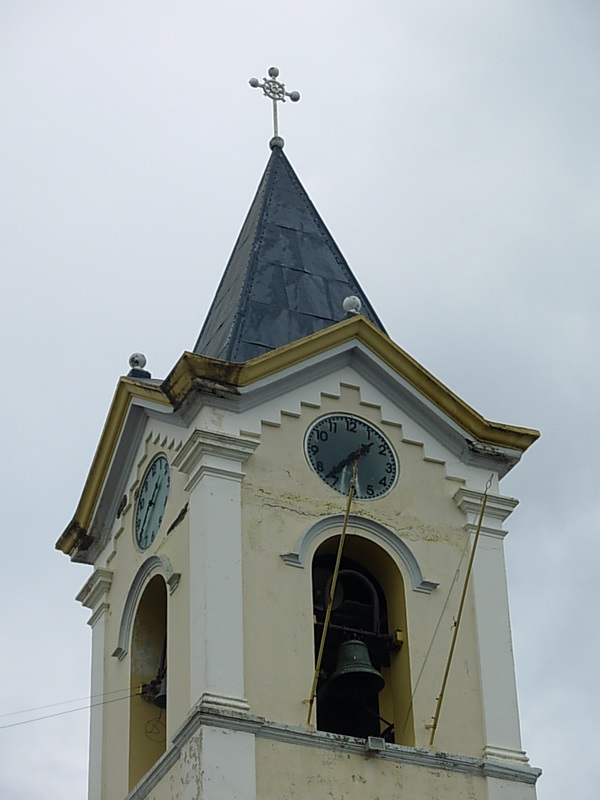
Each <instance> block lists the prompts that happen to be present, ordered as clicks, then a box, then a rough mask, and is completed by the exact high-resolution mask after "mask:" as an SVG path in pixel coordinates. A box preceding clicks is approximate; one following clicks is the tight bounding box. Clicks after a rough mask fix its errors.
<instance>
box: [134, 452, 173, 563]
mask: <svg viewBox="0 0 600 800" xmlns="http://www.w3.org/2000/svg"><path fill="white" fill-rule="evenodd" d="M170 486H171V471H170V469H169V462H168V461H167V457H166V456H164V455H159V456H156V458H155V459H154V461H153V462H152V463H151V464H150V466H149V467H148V469H147V470H146V474H145V475H144V480H143V481H142V486H141V488H140V492H139V494H138V500H137V508H136V510H135V540H136V542H137V544H138V547H139V548H140V549H141V550H145V549H146V548H147V547H150V545H151V544H152V542H153V541H154V538H155V536H156V534H157V533H158V531H159V528H160V524H161V522H162V519H163V514H164V513H165V508H166V505H167V500H168V498H169V487H170Z"/></svg>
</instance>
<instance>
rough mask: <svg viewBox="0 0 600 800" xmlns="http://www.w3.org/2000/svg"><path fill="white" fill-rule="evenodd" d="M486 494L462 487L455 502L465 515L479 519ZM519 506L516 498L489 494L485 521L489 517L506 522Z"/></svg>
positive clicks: (456, 495) (456, 493)
mask: <svg viewBox="0 0 600 800" xmlns="http://www.w3.org/2000/svg"><path fill="white" fill-rule="evenodd" d="M483 497H484V492H478V491H476V490H475V489H465V488H464V487H461V488H460V489H459V490H458V491H457V492H455V494H454V497H453V499H454V502H455V503H456V505H457V506H458V508H459V509H460V510H461V511H462V512H463V513H464V514H473V515H474V516H475V517H476V518H479V514H480V513H481V504H482V502H483ZM518 505H519V501H518V500H517V498H516V497H507V496H505V495H501V494H488V496H487V501H486V505H485V514H484V519H485V518H486V517H487V518H488V519H490V520H492V519H494V520H499V521H500V522H504V520H505V519H507V518H508V517H509V516H510V514H511V513H512V512H513V511H514V509H515V508H516V507H517V506H518Z"/></svg>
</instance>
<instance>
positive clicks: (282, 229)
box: [57, 68, 540, 800]
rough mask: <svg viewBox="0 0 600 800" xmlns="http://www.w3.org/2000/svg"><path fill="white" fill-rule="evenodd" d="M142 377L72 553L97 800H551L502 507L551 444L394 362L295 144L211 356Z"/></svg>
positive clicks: (123, 393)
mask: <svg viewBox="0 0 600 800" xmlns="http://www.w3.org/2000/svg"><path fill="white" fill-rule="evenodd" d="M278 75H279V73H278V71H277V70H276V69H275V68H271V70H270V71H269V77H268V78H265V79H264V80H263V84H261V83H260V82H259V81H258V80H256V79H253V80H252V81H251V85H252V86H255V87H260V88H262V89H263V93H264V94H265V95H267V97H269V98H270V99H272V100H273V107H274V114H275V119H276V112H277V102H278V101H282V100H285V98H286V97H288V98H289V99H291V100H295V99H296V100H297V99H299V95H297V93H295V92H293V93H287V92H286V90H285V86H284V85H283V84H282V83H280V82H279V81H278V80H277V78H278ZM130 366H131V369H130V371H129V373H128V375H127V376H125V377H122V378H121V379H120V380H119V382H118V384H117V388H116V391H115V395H114V399H113V402H112V405H111V407H110V409H109V412H108V417H107V420H106V424H105V427H104V431H103V433H102V436H101V439H100V442H99V445H98V448H97V451H96V454H95V456H94V459H93V461H92V465H91V468H90V472H89V474H88V477H87V480H86V483H85V486H84V490H83V493H82V496H81V499H80V502H79V504H78V506H77V509H76V511H75V515H74V517H73V520H72V521H71V522H70V523H69V525H68V526H67V528H66V529H65V531H64V532H63V534H62V535H61V536H60V538H59V540H58V542H57V548H58V549H59V550H61V551H62V552H64V553H65V554H67V555H68V556H69V557H70V558H71V559H72V560H73V561H75V562H83V563H86V564H90V565H92V566H93V567H94V571H93V573H92V576H91V577H90V579H89V580H88V581H87V582H86V584H85V586H84V587H83V588H82V590H81V592H80V593H79V595H78V598H77V599H78V600H79V601H80V602H81V603H83V604H84V605H85V606H86V607H88V608H89V609H90V611H91V616H90V619H89V624H90V626H91V629H92V675H91V694H92V695H94V696H95V697H102V698H103V702H102V703H98V704H97V705H94V707H93V708H92V709H91V723H90V772H89V798H90V800H117V799H118V798H123V799H124V798H127V800H142V798H152V799H153V800H222V799H223V798H231V799H232V800H281V798H287V799H288V800H301V799H302V800H305V798H306V797H307V796H310V797H313V798H315V799H316V800H319V798H323V800H325V798H330V797H332V796H335V797H339V798H348V799H349V800H352V799H353V798H357V799H358V798H363V797H379V798H381V800H383V799H384V798H390V799H391V798H395V797H398V796H400V795H401V794H402V795H403V796H404V794H406V796H408V797H418V798H422V799H423V800H435V799H436V798H439V797H441V796H444V797H448V798H457V800H458V798H463V797H471V798H476V799H477V800H534V799H535V783H536V780H537V777H538V776H539V774H540V771H539V770H538V769H535V768H533V767H531V766H530V765H529V762H528V759H527V756H526V754H525V752H524V751H523V749H522V745H521V738H520V728H519V714H518V707H517V697H516V686H515V676H514V664H513V655H512V643H511V632H510V620H509V610H508V598H507V589H506V576H505V566H504V554H503V540H504V536H505V534H506V531H505V528H504V522H505V520H506V519H507V518H508V516H509V515H510V513H511V512H512V510H513V509H514V507H515V506H516V504H517V500H515V499H514V498H512V497H507V496H505V495H503V494H502V493H501V490H500V481H501V479H502V478H503V477H504V475H506V473H507V472H508V471H509V470H511V469H512V468H513V467H514V466H515V465H516V464H517V463H518V461H519V460H520V458H521V456H522V454H523V453H524V452H525V451H526V450H527V448H528V447H529V446H530V445H531V444H533V442H534V441H535V440H536V439H537V437H538V436H539V434H538V432H537V431H535V430H532V429H529V428H522V427H516V426H512V425H506V424H500V423H496V422H492V421H489V420H487V419H485V418H484V417H482V416H481V415H480V414H478V413H477V412H476V411H475V410H473V409H472V408H471V407H470V406H469V405H467V404H466V403H465V402H464V401H463V400H461V399H460V398H459V397H458V396H457V395H455V394H453V393H452V392H451V391H450V390H449V389H447V388H446V387H445V386H444V385H443V384H441V383H440V382H439V381H438V380H437V379H436V378H435V377H434V376H433V375H431V374H430V373H428V372H427V371H426V370H425V369H424V368H423V367H422V366H421V365H420V364H418V363H417V362H416V361H415V360H414V359H413V358H411V356H409V355H408V354H407V353H406V352H405V351H404V350H402V348H401V347H399V346H398V345H397V344H395V343H394V342H393V341H392V340H391V339H390V338H389V337H388V335H387V334H386V332H385V330H384V328H383V325H382V323H381V321H380V320H379V318H378V316H377V314H376V313H375V310H374V309H373V308H372V306H371V305H370V303H369V301H368V299H367V297H366V295H365V293H364V292H363V290H362V288H361V287H360V285H359V284H358V282H357V280H356V278H355V277H354V275H353V273H352V271H351V270H350V267H349V266H348V264H347V263H346V261H345V259H344V257H343V255H342V253H341V251H340V250H339V248H338V247H337V245H336V244H335V242H334V241H333V239H332V237H331V235H330V234H329V231H328V230H327V228H326V227H325V224H324V223H323V221H322V219H321V217H320V216H319V214H318V212H317V210H316V208H315V206H314V205H313V203H312V202H311V200H310V198H309V197H308V195H307V193H306V191H305V190H304V187H303V186H302V184H301V183H300V180H299V179H298V177H297V175H296V173H295V172H294V170H293V168H292V166H291V164H290V162H289V161H288V159H287V157H286V155H285V154H284V151H283V139H281V137H280V136H279V133H278V129H277V128H276V129H275V135H274V137H273V139H272V140H271V154H270V158H269V160H268V163H267V166H266V169H265V172H264V174H263V177H262V179H261V181H260V184H259V187H258V190H257V193H256V195H255V197H254V200H253V201H252V203H251V205H250V209H249V212H248V215H247V217H246V220H245V222H244V224H243V227H242V230H241V233H240V235H239V238H238V240H237V242H236V244H235V246H234V249H233V252H232V255H231V257H230V260H229V262H228V264H227V267H226V269H225V272H224V274H223V278H222V281H221V284H220V286H219V288H218V290H217V293H216V295H215V298H214V301H213V304H212V306H211V309H210V311H209V313H208V316H207V318H206V321H205V322H204V325H203V327H202V330H201V332H200V335H199V338H198V341H197V342H196V345H195V347H194V349H193V351H186V352H184V353H183V355H182V356H181V358H180V359H179V360H178V361H177V363H176V364H175V365H174V367H173V369H172V370H171V372H170V373H169V374H168V375H167V376H166V377H165V378H164V379H156V378H153V377H152V376H151V374H150V372H149V371H147V370H146V364H145V358H144V357H143V356H141V355H140V354H134V356H132V358H131V360H130ZM459 610H460V613H459ZM455 621H456V622H457V623H458V625H455ZM450 653H452V658H451V659H450V658H449V654H450ZM442 687H443V692H442V691H441V689H442ZM440 695H443V698H442V699H443V703H441V702H439V701H438V698H439V697H440Z"/></svg>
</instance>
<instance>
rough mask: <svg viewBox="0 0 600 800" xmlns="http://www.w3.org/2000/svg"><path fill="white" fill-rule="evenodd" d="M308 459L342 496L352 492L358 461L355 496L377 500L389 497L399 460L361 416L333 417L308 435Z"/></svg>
mask: <svg viewBox="0 0 600 800" xmlns="http://www.w3.org/2000/svg"><path fill="white" fill-rule="evenodd" d="M304 449H305V453H306V458H307V460H308V463H309V464H310V466H311V467H312V469H313V470H314V471H315V472H316V474H317V475H318V476H319V478H321V480H322V481H324V482H325V483H326V484H327V485H328V486H330V487H331V488H332V489H334V490H335V491H336V492H339V493H340V494H345V495H347V494H348V493H349V491H350V483H351V480H352V472H353V470H354V463H355V461H356V460H357V459H358V469H357V474H356V487H355V492H354V496H355V497H356V498H358V499H359V500H375V499H376V498H378V497H383V495H385V494H387V493H388V492H389V491H390V490H391V489H392V488H393V486H394V484H395V483H396V479H397V477H398V460H397V458H396V454H395V453H394V450H393V449H392V446H391V444H390V443H389V442H388V440H387V439H386V438H385V437H384V435H383V434H382V433H381V432H380V431H379V430H377V428H374V427H373V426H372V425H370V424H369V423H368V422H365V420H363V419H360V418H359V417H353V416H350V415H349V414H331V415H329V416H327V417H322V418H321V419H319V420H317V421H316V422H315V423H314V425H312V426H311V427H310V428H309V429H308V431H307V432H306V438H305V441H304Z"/></svg>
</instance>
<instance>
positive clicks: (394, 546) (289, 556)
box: [281, 514, 439, 594]
mask: <svg viewBox="0 0 600 800" xmlns="http://www.w3.org/2000/svg"><path fill="white" fill-rule="evenodd" d="M343 523H344V515H343V514H335V515H333V516H331V517H326V518H325V519H322V520H319V521H318V522H316V523H315V524H314V525H311V527H310V528H309V529H308V530H307V531H306V532H305V533H304V534H303V535H302V536H301V537H300V539H299V540H298V542H297V543H296V548H295V550H293V551H291V552H289V553H282V554H281V557H282V559H283V560H284V562H285V563H286V564H287V565H288V566H290V567H299V568H303V567H304V564H305V561H306V557H307V554H308V553H309V552H311V550H312V548H313V546H314V545H315V544H316V542H317V541H319V540H320V539H321V538H322V537H323V534H327V533H329V534H333V533H334V532H338V533H339V531H340V530H341V529H342V525H343ZM348 525H349V527H351V528H354V529H355V530H358V531H364V532H365V533H368V534H370V535H371V536H372V537H374V538H375V540H378V541H380V542H381V544H382V545H383V546H384V548H389V549H390V550H391V551H392V552H393V553H395V554H396V555H397V556H398V557H399V558H400V560H401V561H402V563H403V564H404V566H405V567H406V569H407V571H408V574H409V576H410V582H411V587H412V589H413V591H415V592H423V593H425V594H431V592H432V591H433V590H434V589H436V588H437V586H438V585H439V584H438V583H437V582H435V581H430V580H426V579H425V578H424V577H423V572H422V570H421V567H420V566H419V562H418V561H417V559H416V557H415V555H414V553H413V552H412V550H411V549H410V548H409V547H408V545H407V544H406V543H405V542H403V541H402V539H400V537H399V536H398V535H397V534H395V533H394V532H393V531H391V530H389V528H386V527H385V526H384V525H381V523H379V522H376V521H375V520H372V519H367V518H365V517H359V516H357V515H355V514H350V516H349V517H348Z"/></svg>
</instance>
